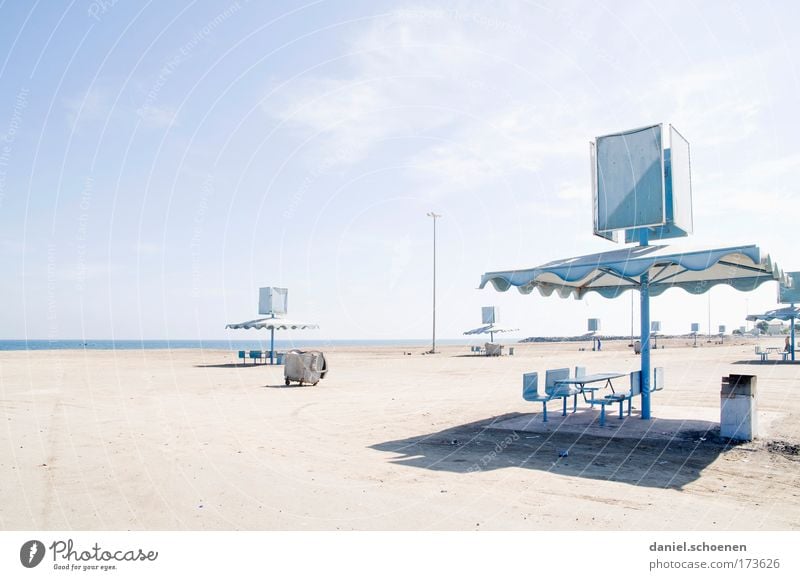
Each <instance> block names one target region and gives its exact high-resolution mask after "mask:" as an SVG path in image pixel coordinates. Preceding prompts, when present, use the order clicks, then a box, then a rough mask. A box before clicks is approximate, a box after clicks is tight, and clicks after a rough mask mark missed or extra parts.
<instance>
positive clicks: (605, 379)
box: [555, 372, 626, 403]
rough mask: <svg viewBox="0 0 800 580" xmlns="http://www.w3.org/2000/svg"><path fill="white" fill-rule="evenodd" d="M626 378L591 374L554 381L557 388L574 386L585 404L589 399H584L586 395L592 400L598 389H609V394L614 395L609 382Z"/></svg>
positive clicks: (616, 375)
mask: <svg viewBox="0 0 800 580" xmlns="http://www.w3.org/2000/svg"><path fill="white" fill-rule="evenodd" d="M624 376H626V374H625V373H617V372H611V373H592V374H590V375H582V376H580V377H572V378H569V379H559V380H557V381H556V383H555V384H556V385H557V386H562V385H563V386H567V385H574V386H576V387H578V389H580V392H581V395H583V400H584V401H586V402H587V403H588V402H589V399H588V398H587V397H586V393H587V392H588V393H590V394H591V395H592V399H594V398H595V397H594V392H595V391H599V390H600V389H605V388H610V389H611V392H612V393H614V392H615V391H614V384H613V383H612V382H611V381H613V380H614V379H618V378H620V377H624Z"/></svg>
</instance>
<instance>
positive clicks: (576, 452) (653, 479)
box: [371, 413, 731, 489]
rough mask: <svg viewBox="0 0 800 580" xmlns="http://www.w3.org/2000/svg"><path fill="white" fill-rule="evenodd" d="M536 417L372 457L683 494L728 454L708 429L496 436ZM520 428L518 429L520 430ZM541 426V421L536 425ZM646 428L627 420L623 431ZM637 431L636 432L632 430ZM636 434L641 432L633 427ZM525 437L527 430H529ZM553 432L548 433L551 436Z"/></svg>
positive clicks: (436, 437) (407, 442)
mask: <svg viewBox="0 0 800 580" xmlns="http://www.w3.org/2000/svg"><path fill="white" fill-rule="evenodd" d="M530 417H531V415H522V414H519V413H513V414H509V415H503V416H499V417H492V418H490V419H484V420H481V421H477V422H475V423H469V424H465V425H458V426H456V427H452V428H449V429H445V430H443V431H439V432H436V433H429V434H425V435H419V436H414V437H409V438H407V439H398V440H395V441H386V442H384V443H378V444H376V445H372V446H371V448H372V449H376V450H378V451H385V452H387V453H392V454H395V457H393V458H392V459H391V462H392V463H394V464H397V465H405V466H408V467H415V468H420V469H430V470H434V471H448V472H452V473H462V474H465V473H471V472H475V471H493V470H499V469H505V468H509V467H517V468H522V469H534V470H538V471H548V472H552V473H555V474H559V475H564V476H569V477H581V478H588V479H595V480H603V481H614V482H619V483H627V484H629V485H636V486H646V487H654V488H661V489H664V488H668V489H681V488H683V487H684V486H685V485H687V484H689V483H691V482H693V481H695V480H696V479H698V478H699V477H700V475H701V472H702V471H703V469H705V468H706V467H707V466H708V465H709V464H711V463H712V462H714V461H715V460H716V459H717V458H718V457H719V456H720V454H721V453H723V452H724V451H725V450H726V449H729V448H730V447H731V442H729V441H728V440H722V439H721V438H720V436H719V425H718V424H717V423H711V422H699V421H693V422H692V423H691V425H688V426H687V425H686V424H685V422H684V421H674V420H667V419H659V420H658V422H659V423H658V427H657V429H658V432H657V433H651V431H653V430H652V429H651V430H649V431H648V432H647V435H646V436H636V435H634V436H632V437H629V436H628V435H627V434H623V433H621V431H623V430H624V427H622V426H621V427H620V428H619V429H617V430H615V431H614V432H613V433H612V434H611V435H610V436H609V435H604V436H600V435H596V434H593V433H592V434H590V433H587V431H589V429H584V430H582V431H580V430H579V431H573V432H568V431H567V430H566V429H560V428H556V429H555V430H549V431H546V430H544V429H541V428H540V429H539V431H540V432H536V431H534V430H531V431H528V430H519V429H508V428H504V429H498V428H495V426H497V425H498V424H503V423H504V424H506V425H514V424H522V425H525V424H526V422H527V421H529V418H530ZM520 421H521V423H520ZM536 421H537V422H538V424H539V425H542V424H541V419H536ZM628 421H636V422H638V423H639V424H642V423H650V422H643V421H641V420H640V419H639V418H638V417H630V418H628V419H626V420H625V421H624V422H623V423H627V422H628ZM634 425H636V424H634ZM636 428H639V425H636ZM526 429H527V427H526ZM547 429H550V428H547Z"/></svg>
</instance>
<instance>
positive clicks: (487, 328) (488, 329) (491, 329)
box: [464, 324, 519, 334]
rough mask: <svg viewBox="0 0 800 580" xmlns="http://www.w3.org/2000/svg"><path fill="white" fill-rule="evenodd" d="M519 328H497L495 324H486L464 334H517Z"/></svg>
mask: <svg viewBox="0 0 800 580" xmlns="http://www.w3.org/2000/svg"><path fill="white" fill-rule="evenodd" d="M518 330H519V328H508V327H505V326H495V325H494V324H486V325H484V326H481V327H479V328H473V329H472V330H468V331H466V332H465V333H464V334H494V333H496V332H516V331H518Z"/></svg>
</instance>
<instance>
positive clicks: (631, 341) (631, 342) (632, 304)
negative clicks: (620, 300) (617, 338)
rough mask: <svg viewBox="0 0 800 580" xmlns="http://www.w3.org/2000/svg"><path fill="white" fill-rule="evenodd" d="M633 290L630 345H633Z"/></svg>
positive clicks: (632, 297)
mask: <svg viewBox="0 0 800 580" xmlns="http://www.w3.org/2000/svg"><path fill="white" fill-rule="evenodd" d="M633 294H634V293H633V292H631V343H630V344H629V345H628V346H633V304H634V296H633Z"/></svg>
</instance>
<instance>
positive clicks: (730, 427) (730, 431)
mask: <svg viewBox="0 0 800 580" xmlns="http://www.w3.org/2000/svg"><path fill="white" fill-rule="evenodd" d="M756 378H757V377H756V376H755V375H730V376H727V377H722V389H721V390H720V394H719V395H720V397H719V398H720V400H719V415H720V419H719V432H720V435H721V436H722V437H725V438H728V439H735V440H737V441H751V440H753V439H755V438H756V437H758V406H757V405H756Z"/></svg>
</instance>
